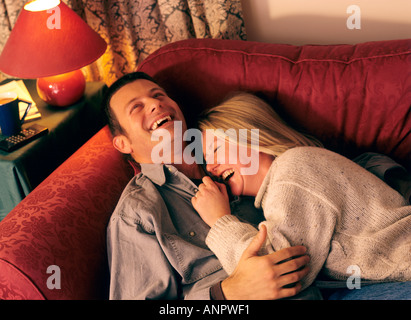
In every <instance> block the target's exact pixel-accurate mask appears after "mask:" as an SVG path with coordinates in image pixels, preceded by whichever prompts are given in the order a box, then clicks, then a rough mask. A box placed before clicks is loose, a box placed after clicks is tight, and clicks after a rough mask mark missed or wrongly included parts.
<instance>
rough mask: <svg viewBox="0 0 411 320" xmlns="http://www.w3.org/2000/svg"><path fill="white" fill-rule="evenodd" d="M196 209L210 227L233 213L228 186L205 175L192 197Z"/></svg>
mask: <svg viewBox="0 0 411 320" xmlns="http://www.w3.org/2000/svg"><path fill="white" fill-rule="evenodd" d="M191 203H192V204H193V206H194V209H196V210H197V212H198V214H199V215H200V217H201V218H202V219H203V220H204V222H205V223H207V224H208V225H209V226H210V227H212V226H213V225H214V223H216V221H217V220H218V219H219V218H221V217H222V216H225V215H227V214H231V210H230V203H229V199H228V194H227V188H226V186H225V185H224V184H222V183H218V182H214V181H213V180H211V178H210V177H204V178H203V183H202V184H200V186H199V187H198V192H197V193H196V194H195V196H194V197H193V198H192V199H191Z"/></svg>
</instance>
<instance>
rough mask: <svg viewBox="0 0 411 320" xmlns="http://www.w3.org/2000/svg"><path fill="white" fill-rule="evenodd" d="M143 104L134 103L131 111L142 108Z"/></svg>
mask: <svg viewBox="0 0 411 320" xmlns="http://www.w3.org/2000/svg"><path fill="white" fill-rule="evenodd" d="M142 106H143V105H142V104H141V103H137V104H133V105H132V106H131V109H130V112H133V111H134V110H136V109H138V108H140V107H142Z"/></svg>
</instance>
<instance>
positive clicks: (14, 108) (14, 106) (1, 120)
mask: <svg viewBox="0 0 411 320" xmlns="http://www.w3.org/2000/svg"><path fill="white" fill-rule="evenodd" d="M20 102H23V103H26V104H27V105H28V106H27V108H26V111H25V112H24V115H23V117H22V118H21V119H20V112H19V103H20ZM30 108H31V102H29V101H25V100H21V99H19V98H18V96H17V93H15V92H4V93H0V129H1V134H2V135H3V136H12V135H15V134H18V133H19V132H20V131H21V125H22V124H23V122H24V119H25V118H26V116H27V114H28V112H29V110H30Z"/></svg>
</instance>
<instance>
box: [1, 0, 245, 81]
mask: <svg viewBox="0 0 411 320" xmlns="http://www.w3.org/2000/svg"><path fill="white" fill-rule="evenodd" d="M25 2H27V1H24V0H0V50H1V49H2V48H3V46H4V44H5V42H6V41H7V38H8V35H9V34H10V30H11V28H12V27H13V25H14V23H15V21H16V18H17V16H18V13H19V12H20V10H21V8H22V7H23V4H24V3H25ZM64 2H65V3H66V4H68V5H69V6H70V7H71V8H72V9H73V10H74V11H75V12H76V13H77V14H78V15H80V16H81V17H82V18H83V19H84V20H85V21H86V22H87V23H88V25H89V26H90V27H91V28H93V29H94V30H95V31H97V32H98V33H99V34H100V35H101V36H102V37H103V38H104V39H105V40H106V42H107V44H108V49H107V51H106V53H105V54H104V55H103V56H102V57H101V58H100V59H99V60H98V61H96V62H95V63H93V64H92V65H90V66H88V67H86V68H83V71H84V72H85V74H86V79H87V80H88V81H104V82H105V83H106V84H108V85H110V84H111V83H112V82H114V81H115V80H116V79H117V78H119V77H120V76H122V75H124V74H126V73H129V72H132V71H134V70H136V68H137V66H138V64H139V63H140V62H142V61H143V60H144V58H146V57H147V56H148V55H149V54H150V53H152V52H154V51H155V50H156V49H158V48H160V47H161V46H163V45H165V44H167V43H170V42H174V41H178V40H182V39H188V38H220V39H240V40H246V33H245V26H244V20H243V16H242V12H241V0H116V1H114V0H65V1H64ZM4 77H6V75H4V74H1V73H0V80H1V79H2V78H4Z"/></svg>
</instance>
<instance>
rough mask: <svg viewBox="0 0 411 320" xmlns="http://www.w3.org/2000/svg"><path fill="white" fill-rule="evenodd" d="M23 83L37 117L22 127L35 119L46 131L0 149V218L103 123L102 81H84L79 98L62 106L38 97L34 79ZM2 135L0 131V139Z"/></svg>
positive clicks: (25, 125)
mask: <svg viewBox="0 0 411 320" xmlns="http://www.w3.org/2000/svg"><path fill="white" fill-rule="evenodd" d="M7 81H9V80H5V81H4V82H3V83H5V82H7ZM24 83H25V85H26V87H27V89H28V90H29V92H30V95H31V96H32V98H33V100H34V101H35V102H36V104H37V107H38V109H39V111H40V113H41V118H40V119H37V120H35V121H31V122H29V123H24V124H23V128H26V127H28V126H30V124H32V123H38V124H39V125H42V126H45V127H47V128H48V129H49V132H48V134H47V135H45V136H42V137H40V138H37V139H36V140H34V141H32V142H30V143H28V144H27V145H25V146H23V147H21V148H19V149H17V150H15V151H13V152H11V153H7V152H5V151H2V150H0V221H1V220H2V219H3V218H4V217H5V216H6V215H7V214H8V213H9V212H10V211H11V210H12V209H13V208H14V207H15V206H16V205H17V204H18V203H19V202H20V201H21V200H22V199H23V198H24V197H25V196H27V195H28V194H29V193H30V192H31V191H32V190H33V189H34V188H35V187H36V186H37V185H38V184H39V183H40V182H41V181H43V180H44V179H45V178H46V177H47V176H48V175H49V174H50V173H51V172H53V170H54V169H56V168H57V167H58V166H59V165H60V164H61V163H62V162H63V161H64V160H65V159H67V158H68V157H69V156H70V155H71V154H73V153H74V152H75V151H76V150H77V149H78V148H79V147H80V146H81V145H83V144H84V143H85V142H86V141H87V140H88V139H89V138H91V137H92V136H93V135H94V134H95V133H96V132H97V131H98V130H100V129H101V128H102V127H103V125H104V124H105V117H104V112H103V109H102V107H101V101H102V98H103V95H104V91H105V89H106V86H105V84H104V83H101V82H88V83H87V84H86V91H85V93H84V96H83V98H82V99H81V100H80V101H78V102H77V103H75V104H73V105H71V106H69V107H65V108H58V107H53V106H49V105H47V104H46V103H45V102H44V101H43V100H41V99H40V98H39V96H38V94H37V90H36V80H24ZM4 138H5V137H3V136H1V135H0V140H1V139H4Z"/></svg>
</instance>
